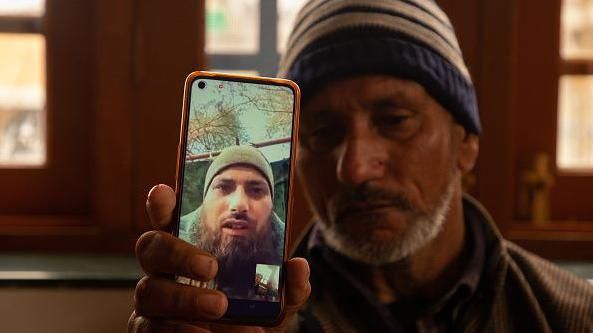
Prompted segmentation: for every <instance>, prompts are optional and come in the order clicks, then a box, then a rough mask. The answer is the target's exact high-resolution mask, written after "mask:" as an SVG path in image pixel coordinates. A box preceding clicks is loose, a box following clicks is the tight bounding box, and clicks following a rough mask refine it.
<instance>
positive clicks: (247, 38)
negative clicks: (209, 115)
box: [206, 0, 305, 77]
mask: <svg viewBox="0 0 593 333" xmlns="http://www.w3.org/2000/svg"><path fill="white" fill-rule="evenodd" d="M304 4H305V1H304V0H207V2H206V53H207V54H208V58H209V67H210V68H212V69H213V70H218V71H224V72H231V73H239V74H241V73H242V74H251V75H262V76H272V77H273V76H275V75H276V72H277V70H278V62H279V61H280V54H281V53H282V52H283V49H284V45H285V44H286V41H287V39H288V34H289V33H290V29H291V28H292V24H293V21H294V19H295V17H296V14H297V13H298V11H299V9H300V8H301V7H302V6H303V5H304Z"/></svg>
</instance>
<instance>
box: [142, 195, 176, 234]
mask: <svg viewBox="0 0 593 333" xmlns="http://www.w3.org/2000/svg"><path fill="white" fill-rule="evenodd" d="M174 209H175V191H173V189H172V188H170V187H169V186H167V185H164V184H159V185H156V186H154V187H153V188H152V189H151V190H150V192H148V198H147V199H146V211H147V213H148V218H149V219H150V223H151V224H152V226H153V227H154V228H155V229H157V230H163V229H166V228H168V227H170V225H171V221H172V217H173V210H174Z"/></svg>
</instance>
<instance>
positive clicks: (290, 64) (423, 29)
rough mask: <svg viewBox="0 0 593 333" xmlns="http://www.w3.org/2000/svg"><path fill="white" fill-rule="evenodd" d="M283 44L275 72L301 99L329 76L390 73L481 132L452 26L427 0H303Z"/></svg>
mask: <svg viewBox="0 0 593 333" xmlns="http://www.w3.org/2000/svg"><path fill="white" fill-rule="evenodd" d="M286 50H287V51H286V53H285V54H284V55H283V57H282V59H281V61H280V70H279V73H278V74H279V76H280V77H284V78H288V79H291V80H293V81H295V82H297V83H298V84H299V86H300V87H301V91H302V94H303V96H302V102H303V104H304V103H305V102H306V101H307V100H308V98H310V97H311V95H312V94H313V92H314V91H315V90H316V89H317V88H319V87H320V86H321V85H324V84H326V83H328V82H330V81H333V80H336V79H340V78H345V77H348V76H353V75H359V74H389V75H394V76H396V77H399V78H402V79H407V80H412V81H415V82H418V83H419V84H421V85H422V86H423V87H424V88H425V89H426V91H427V92H428V93H429V94H430V95H431V96H432V97H433V98H435V99H436V100H437V101H438V102H439V103H440V104H441V105H442V106H443V107H444V108H445V109H447V110H448V111H449V112H451V114H452V115H453V118H454V119H455V120H456V121H457V122H459V123H460V124H461V125H462V126H464V128H465V129H466V130H467V131H468V132H470V133H475V134H479V133H480V131H481V125H480V116H479V113H478V106H477V102H476V94H475V90H474V86H473V83H472V80H471V77H470V74H469V72H468V70H467V67H466V66H465V63H464V61H463V55H462V54H461V49H460V48H459V44H458V43H457V38H456V37H455V31H454V29H453V26H452V25H451V22H449V19H448V17H447V15H446V14H445V13H444V12H443V11H442V10H441V9H440V8H439V6H438V5H437V4H436V3H435V2H434V1H432V0H310V1H309V2H308V3H307V4H305V6H304V7H303V8H302V9H301V11H300V13H299V14H298V16H297V19H296V21H295V26H294V28H293V31H292V33H291V35H290V38H289V40H288V44H287V47H286Z"/></svg>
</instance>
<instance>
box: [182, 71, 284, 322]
mask: <svg viewBox="0 0 593 333" xmlns="http://www.w3.org/2000/svg"><path fill="white" fill-rule="evenodd" d="M188 84H190V85H191V86H190V88H189V90H188V91H186V94H188V95H187V97H188V99H187V100H186V106H185V107H186V108H187V110H186V113H185V119H184V121H185V122H186V123H185V126H184V129H185V133H182V135H183V136H185V137H184V138H182V142H183V143H184V144H183V145H182V149H183V152H182V153H183V154H184V158H183V159H180V160H181V163H180V164H182V165H180V170H179V174H178V177H179V176H180V177H181V182H180V183H179V181H178V186H180V188H181V193H179V194H178V200H179V204H178V206H179V207H178V218H179V224H178V236H179V237H180V238H181V239H183V240H185V241H187V242H189V243H191V244H194V245H196V246H197V247H199V248H201V249H203V250H205V251H208V252H210V253H212V254H213V255H214V256H215V257H216V258H217V260H218V274H217V276H216V278H215V279H214V280H212V281H209V282H199V281H195V280H190V279H187V278H184V277H177V280H178V281H179V282H182V283H187V284H190V285H195V286H199V287H206V288H213V289H218V290H220V291H222V292H224V293H225V294H226V295H227V297H228V298H229V308H228V310H227V314H226V315H225V317H228V318H239V319H241V318H242V317H249V318H272V317H274V316H277V315H278V314H279V312H280V310H281V305H280V301H281V295H282V287H283V286H282V281H283V273H284V272H283V269H284V267H283V263H284V260H285V258H284V253H285V239H286V230H287V228H286V227H285V222H286V220H287V215H288V213H289V210H288V207H289V201H288V200H289V190H290V186H291V184H290V180H291V178H292V177H291V165H292V164H291V161H292V157H293V156H292V153H291V152H292V151H293V149H292V144H293V140H292V138H293V130H294V129H293V127H294V119H293V118H294V117H293V115H294V109H295V91H294V89H293V88H292V87H291V86H289V85H281V84H275V85H274V84H270V83H261V82H249V80H245V81H239V80H237V79H227V78H219V77H216V78H212V77H199V76H198V77H195V78H194V79H193V81H191V82H188ZM187 97H186V98H187Z"/></svg>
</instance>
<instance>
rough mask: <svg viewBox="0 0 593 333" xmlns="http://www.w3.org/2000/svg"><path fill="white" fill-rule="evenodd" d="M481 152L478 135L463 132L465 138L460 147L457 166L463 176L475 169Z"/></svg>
mask: <svg viewBox="0 0 593 333" xmlns="http://www.w3.org/2000/svg"><path fill="white" fill-rule="evenodd" d="M479 150H480V139H479V138H478V136H477V135H476V134H472V133H467V132H466V131H465V129H464V130H463V138H462V140H461V142H460V145H459V154H458V155H457V166H458V167H459V170H460V171H461V173H462V174H467V173H469V172H470V171H472V169H473V168H474V165H475V164H476V161H477V159H478V152H479Z"/></svg>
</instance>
